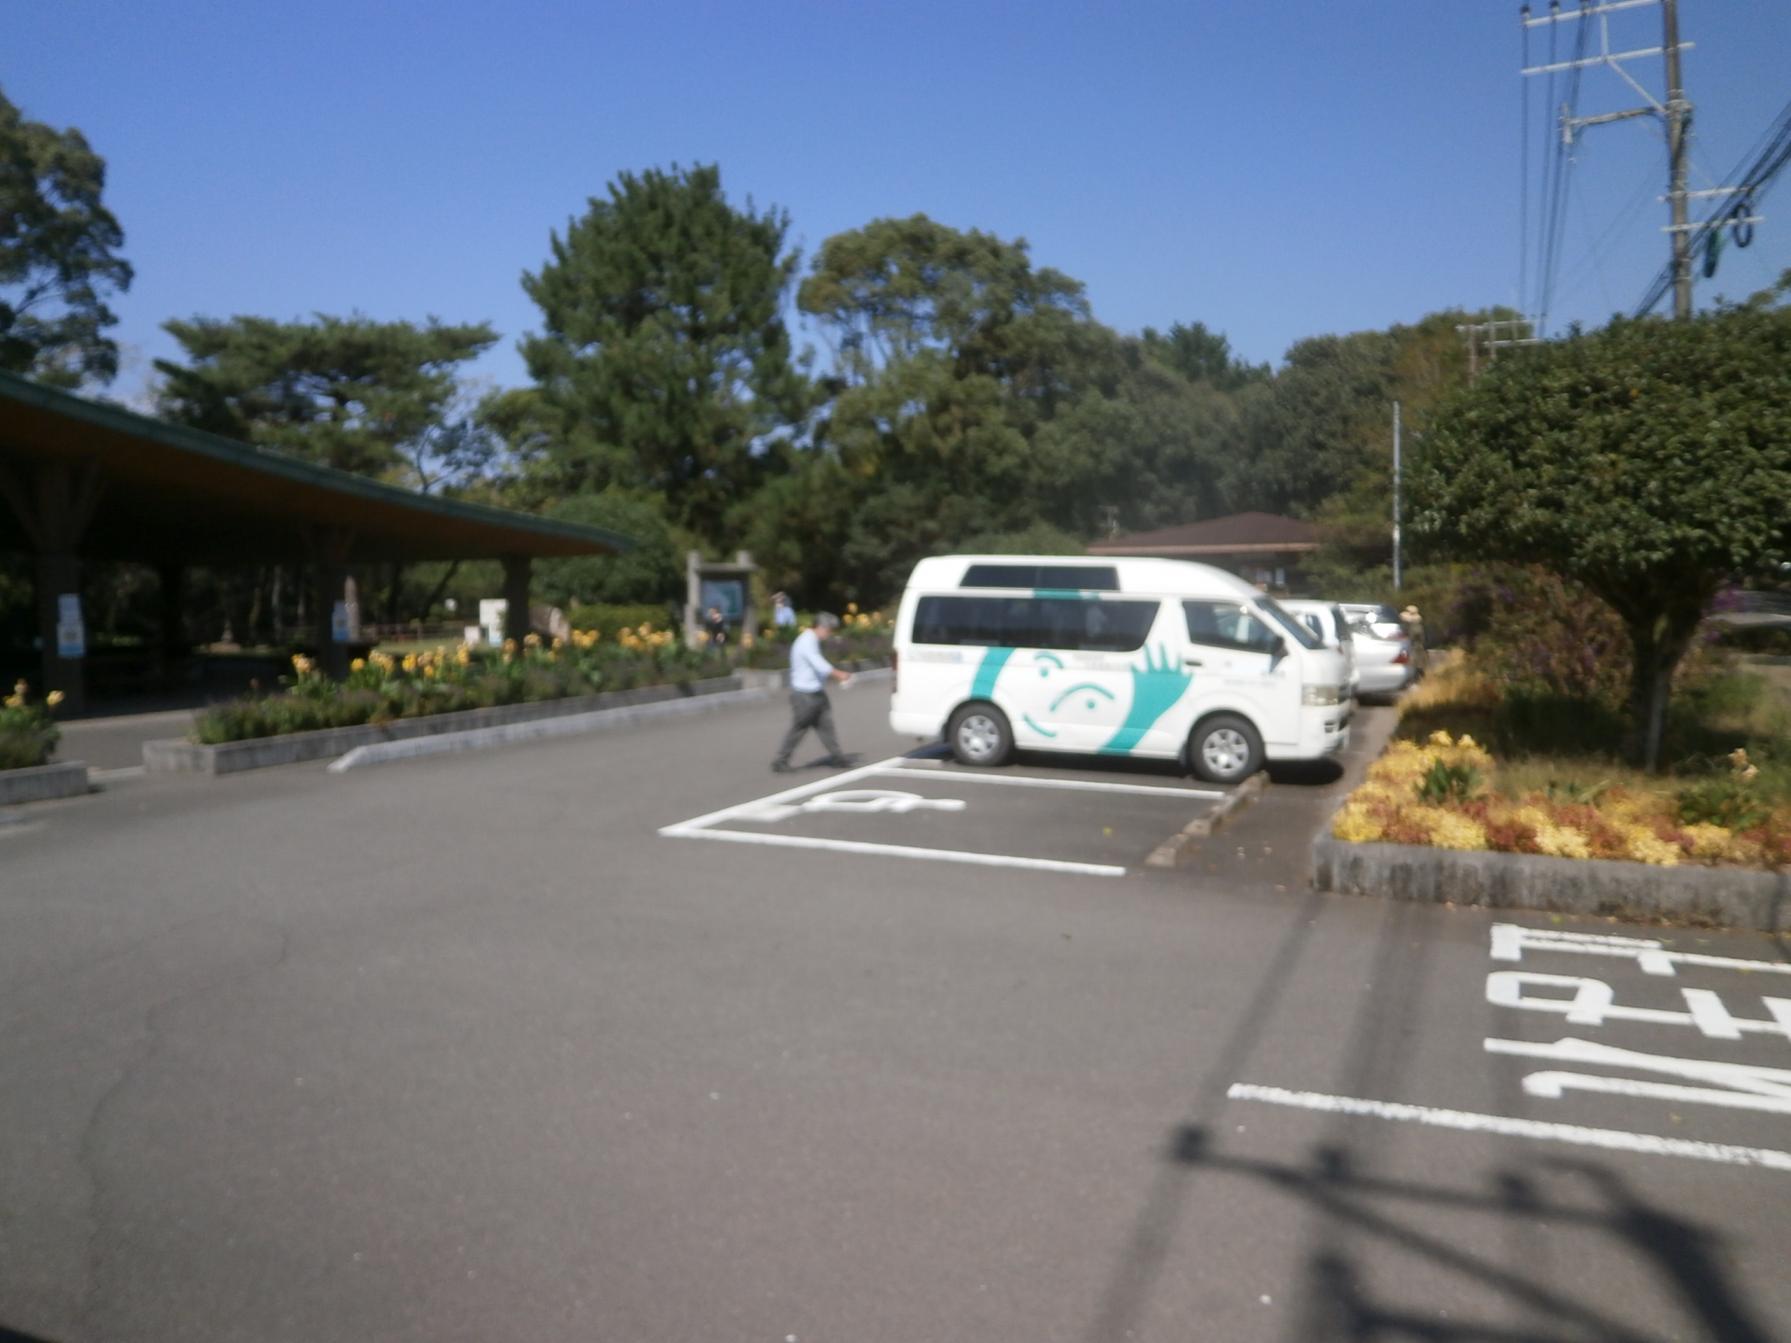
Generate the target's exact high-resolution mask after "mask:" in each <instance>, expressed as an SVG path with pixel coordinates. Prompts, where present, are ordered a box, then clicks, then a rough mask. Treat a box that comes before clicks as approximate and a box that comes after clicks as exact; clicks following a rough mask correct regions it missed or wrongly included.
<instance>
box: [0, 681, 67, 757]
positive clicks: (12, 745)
mask: <svg viewBox="0 0 1791 1343" xmlns="http://www.w3.org/2000/svg"><path fill="white" fill-rule="evenodd" d="M30 689H31V688H30V687H29V686H28V685H26V684H25V682H23V681H20V682H19V683H18V684H17V685H15V686H14V687H13V690H12V694H10V695H8V696H6V698H5V699H3V700H0V769H30V768H32V767H33V766H34V765H45V764H48V763H49V760H50V755H51V753H52V752H53V751H54V750H55V749H56V743H57V741H58V740H60V739H61V736H62V730H61V729H60V728H58V727H57V726H56V723H55V721H54V720H53V719H52V718H51V717H50V710H52V709H54V708H55V707H56V705H57V704H58V703H59V702H60V701H61V699H62V693H61V692H60V691H52V692H51V693H50V696H49V698H48V699H47V700H44V701H42V702H40V703H37V704H33V703H31V701H30V698H29V695H30Z"/></svg>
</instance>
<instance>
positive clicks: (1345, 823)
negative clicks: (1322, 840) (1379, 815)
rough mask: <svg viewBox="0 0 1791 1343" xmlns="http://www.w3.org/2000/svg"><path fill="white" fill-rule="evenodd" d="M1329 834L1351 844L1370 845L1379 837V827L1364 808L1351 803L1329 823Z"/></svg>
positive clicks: (1378, 823)
mask: <svg viewBox="0 0 1791 1343" xmlns="http://www.w3.org/2000/svg"><path fill="white" fill-rule="evenodd" d="M1331 833H1332V834H1333V835H1334V836H1336V837H1337V838H1338V839H1341V840H1346V841H1348V842H1349V843H1351V844H1372V843H1373V842H1374V841H1375V840H1377V839H1379V838H1380V837H1381V826H1380V822H1378V821H1376V820H1375V819H1374V817H1373V816H1371V815H1370V814H1369V812H1368V809H1367V808H1366V807H1359V806H1357V805H1356V804H1355V803H1354V802H1351V803H1350V804H1349V805H1347V806H1345V807H1344V808H1343V810H1342V811H1340V812H1338V813H1337V817H1336V819H1335V820H1333V821H1332V822H1331Z"/></svg>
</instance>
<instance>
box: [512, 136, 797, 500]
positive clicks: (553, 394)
mask: <svg viewBox="0 0 1791 1343" xmlns="http://www.w3.org/2000/svg"><path fill="white" fill-rule="evenodd" d="M788 229H789V219H788V217H787V216H786V215H784V214H783V213H782V212H780V211H778V210H775V209H770V210H767V211H765V212H764V213H763V214H760V213H758V212H756V211H755V209H754V207H753V205H752V203H751V202H750V201H749V202H748V203H747V205H746V206H745V207H744V208H736V207H735V206H733V205H730V204H729V203H728V201H727V199H726V197H725V195H724V194H723V192H722V185H721V172H720V170H719V169H718V168H716V167H714V166H698V167H695V168H692V169H690V170H688V171H683V170H680V169H678V168H677V167H675V166H674V167H673V168H672V170H671V171H669V172H664V171H660V170H658V169H650V170H648V171H646V172H644V173H640V174H634V173H623V174H622V175H621V176H620V177H618V178H617V179H616V181H615V182H613V183H612V184H611V185H610V188H609V195H608V197H607V199H603V200H598V199H593V200H592V201H591V202H590V206H589V209H587V210H586V212H585V214H584V216H583V217H582V218H579V219H575V220H573V221H571V222H570V223H569V224H568V225H567V228H566V232H565V235H564V236H563V237H562V236H560V235H559V234H557V233H556V234H554V235H553V236H552V238H551V242H550V247H551V252H552V255H551V257H550V259H549V260H548V262H547V263H546V264H545V265H543V266H542V267H541V269H540V270H539V271H536V272H534V273H532V274H529V273H525V274H524V276H523V281H522V283H523V288H524V290H525V291H526V292H527V293H528V295H529V297H530V298H531V299H533V300H534V301H535V303H536V304H537V305H538V306H539V307H540V309H541V314H542V320H543V326H544V329H543V331H542V332H541V333H540V334H538V335H532V336H529V337H527V338H525V339H524V340H523V341H522V344H521V349H522V353H523V357H524V359H525V360H526V362H527V364H528V369H529V373H530V375H531V376H532V377H533V378H534V379H535V381H536V384H537V386H538V388H539V390H540V404H539V405H538V406H537V407H535V410H534V413H535V417H536V422H537V424H538V425H540V426H541V427H542V428H543V429H544V431H545V433H544V440H543V441H544V446H545V452H546V457H547V464H548V466H549V467H550V469H551V470H552V473H553V475H554V477H555V479H556V481H557V483H558V486H559V488H560V489H561V490H562V491H563V492H583V491H591V490H600V489H603V488H604V487H606V486H608V485H612V484H623V485H626V486H628V487H629V488H641V489H647V490H650V491H654V492H657V493H659V494H660V495H662V496H663V497H664V498H665V499H666V501H667V506H668V508H669V510H670V512H671V514H672V516H673V518H674V519H675V520H677V521H679V522H682V523H684V524H686V525H688V526H690V527H693V528H695V529H697V530H698V531H700V532H703V533H705V534H711V535H712V534H716V533H718V532H719V530H720V524H721V520H722V517H723V515H724V513H725V512H726V510H727V509H728V507H729V506H730V504H731V503H733V502H735V501H736V500H737V499H738V498H739V497H740V496H741V495H743V494H745V493H747V492H748V491H750V490H751V489H752V488H753V487H755V486H756V485H757V484H758V483H759V482H760V480H761V479H762V478H763V474H764V472H763V465H764V464H763V461H762V448H763V443H764V440H765V439H766V437H767V436H769V435H772V434H774V433H776V432H777V431H779V430H780V429H782V428H784V427H785V426H788V425H790V424H791V423H793V422H794V421H796V420H798V419H800V418H801V415H802V413H803V410H804V409H805V407H806V404H807V395H808V389H807V381H806V379H805V378H804V377H803V376H802V374H801V373H800V371H799V370H798V369H797V367H796V366H795V363H794V362H793V360H792V357H791V352H790V338H789V333H788V332H787V330H786V329H785V326H784V318H783V312H784V300H785V296H786V290H787V289H788V287H789V285H790V283H791V280H792V277H793V276H794V274H795V270H796V265H797V260H798V258H797V256H796V254H795V253H794V252H790V251H786V250H785V246H784V239H785V234H786V233H787V232H788Z"/></svg>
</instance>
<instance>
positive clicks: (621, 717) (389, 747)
mask: <svg viewBox="0 0 1791 1343" xmlns="http://www.w3.org/2000/svg"><path fill="white" fill-rule="evenodd" d="M853 674H854V676H856V677H861V678H863V679H865V680H886V679H887V678H888V669H887V668H885V669H883V670H881V671H863V672H855V673H853ZM782 691H783V687H782V685H781V683H778V684H771V685H766V684H759V685H748V686H745V687H743V688H740V689H736V690H720V691H716V692H714V693H712V694H708V695H704V696H701V697H695V698H690V699H679V700H671V701H668V702H660V703H655V704H644V705H623V706H619V707H614V708H608V709H596V710H592V711H590V712H588V713H579V714H566V715H563V716H560V717H555V718H546V719H537V720H535V721H533V722H527V723H512V724H502V725H499V726H495V727H484V728H474V729H472V730H470V731H466V732H449V733H441V734H438V735H436V736H432V737H423V738H419V739H416V740H413V741H395V742H380V743H377V744H374V745H369V746H357V747H356V748H355V749H354V750H352V751H350V752H348V754H346V755H344V756H343V757H342V758H341V759H340V760H334V761H331V762H330V766H329V770H330V773H332V774H341V773H343V772H345V771H347V770H351V769H364V768H366V767H367V766H369V765H385V764H391V763H393V762H394V761H399V760H418V759H421V758H423V757H425V756H432V755H453V754H457V753H459V752H461V751H481V750H485V749H487V748H489V747H493V746H513V745H516V744H518V743H521V742H529V741H545V740H547V739H549V738H552V737H570V736H576V735H578V734H580V733H589V732H606V731H609V730H610V729H612V728H619V727H628V726H630V725H632V724H634V723H640V722H646V721H650V720H652V719H656V718H683V717H688V716H689V715H691V714H699V713H712V712H714V711H716V710H718V709H726V708H729V707H731V706H733V705H736V704H761V703H763V702H764V701H766V700H770V699H776V698H777V697H778V696H779V695H780V694H781V693H782Z"/></svg>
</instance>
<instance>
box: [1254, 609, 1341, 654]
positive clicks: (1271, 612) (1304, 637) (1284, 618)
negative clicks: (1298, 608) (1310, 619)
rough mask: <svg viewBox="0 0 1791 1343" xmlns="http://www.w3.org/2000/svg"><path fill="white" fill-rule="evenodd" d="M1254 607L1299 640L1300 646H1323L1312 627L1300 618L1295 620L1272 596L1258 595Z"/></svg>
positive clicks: (1322, 641)
mask: <svg viewBox="0 0 1791 1343" xmlns="http://www.w3.org/2000/svg"><path fill="white" fill-rule="evenodd" d="M1256 609H1257V610H1259V611H1261V612H1262V613H1263V614H1264V615H1265V616H1267V617H1268V618H1269V619H1270V620H1272V621H1274V622H1275V623H1276V624H1277V625H1279V626H1280V627H1281V628H1282V629H1283V630H1285V631H1286V632H1287V633H1288V634H1289V635H1291V636H1292V637H1293V638H1294V639H1296V640H1297V641H1298V642H1299V645H1300V647H1301V648H1323V647H1324V646H1325V643H1324V640H1323V639H1321V638H1319V637H1318V635H1317V634H1315V633H1313V631H1312V629H1311V628H1310V627H1309V626H1308V625H1307V624H1306V623H1305V622H1304V621H1301V620H1295V619H1294V618H1293V617H1292V616H1291V615H1289V614H1288V613H1287V612H1286V611H1284V610H1283V609H1282V608H1281V604H1280V603H1279V602H1277V601H1276V600H1275V599H1274V598H1273V597H1258V598H1257V599H1256Z"/></svg>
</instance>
